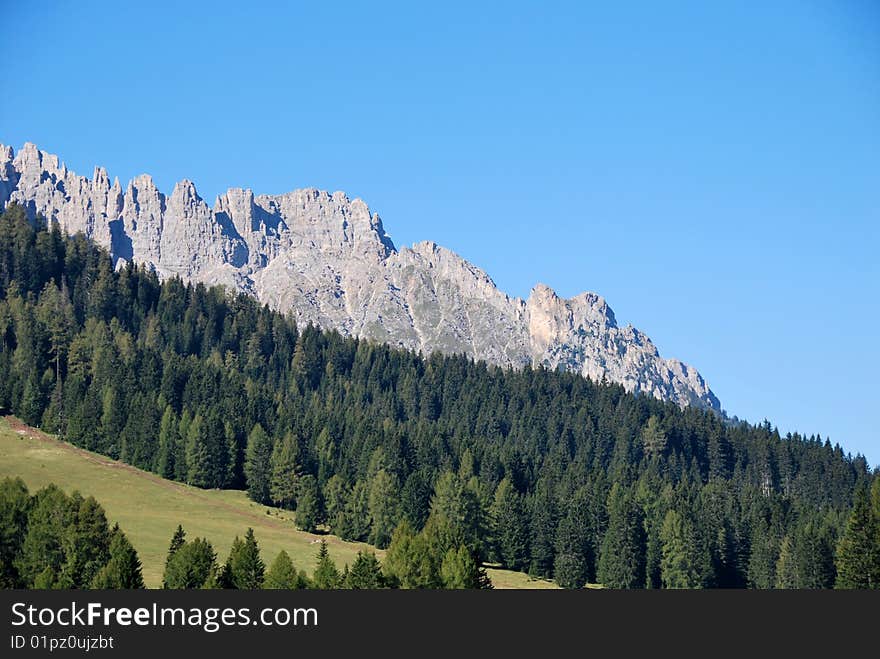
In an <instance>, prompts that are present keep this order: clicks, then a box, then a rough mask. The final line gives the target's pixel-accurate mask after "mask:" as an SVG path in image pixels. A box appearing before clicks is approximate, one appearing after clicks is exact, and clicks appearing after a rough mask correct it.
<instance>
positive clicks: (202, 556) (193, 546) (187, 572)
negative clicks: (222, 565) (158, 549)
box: [163, 538, 217, 590]
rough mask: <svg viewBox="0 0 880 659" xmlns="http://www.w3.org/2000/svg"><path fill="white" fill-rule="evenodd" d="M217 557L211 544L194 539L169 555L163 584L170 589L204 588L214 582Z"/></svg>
mask: <svg viewBox="0 0 880 659" xmlns="http://www.w3.org/2000/svg"><path fill="white" fill-rule="evenodd" d="M216 573H217V555H216V553H215V552H214V548H213V547H212V546H211V543H210V542H208V541H207V540H203V539H202V538H195V539H194V540H192V541H191V542H184V544H183V545H182V546H181V547H180V548H179V549H178V550H177V551H176V552H174V554H173V555H171V556H170V557H169V558H168V560H167V562H166V566H165V575H164V579H163V580H164V583H165V587H166V588H170V589H176V590H180V589H193V588H205V587H207V586H209V585H211V584H212V583H213V582H215V580H216Z"/></svg>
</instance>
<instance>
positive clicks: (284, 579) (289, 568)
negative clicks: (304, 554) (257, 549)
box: [263, 549, 306, 590]
mask: <svg viewBox="0 0 880 659" xmlns="http://www.w3.org/2000/svg"><path fill="white" fill-rule="evenodd" d="M305 587H306V585H305V584H304V579H303V577H302V575H300V574H297V571H296V568H295V567H294V566H293V561H291V560H290V555H289V554H288V553H287V552H286V551H284V550H283V549H282V550H281V551H280V552H278V556H276V557H275V560H274V561H272V564H271V565H270V566H269V569H268V570H267V571H266V578H265V581H264V582H263V588H266V589H268V590H296V589H300V588H305Z"/></svg>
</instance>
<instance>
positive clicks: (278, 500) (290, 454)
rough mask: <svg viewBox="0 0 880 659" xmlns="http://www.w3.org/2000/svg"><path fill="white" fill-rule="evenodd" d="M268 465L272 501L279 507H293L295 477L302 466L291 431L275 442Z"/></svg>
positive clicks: (296, 477)
mask: <svg viewBox="0 0 880 659" xmlns="http://www.w3.org/2000/svg"><path fill="white" fill-rule="evenodd" d="M270 465H271V477H270V485H269V495H270V497H271V499H272V502H273V503H274V504H275V505H276V506H279V507H281V508H287V509H289V510H292V509H294V508H295V507H296V490H297V485H298V483H297V479H298V477H299V475H300V473H301V472H302V467H301V466H300V458H299V441H298V440H297V438H296V436H295V435H294V434H293V433H290V432H289V433H287V434H285V435H284V437H283V438H282V440H281V441H280V442H277V443H276V444H275V448H274V449H273V450H272V457H271V459H270Z"/></svg>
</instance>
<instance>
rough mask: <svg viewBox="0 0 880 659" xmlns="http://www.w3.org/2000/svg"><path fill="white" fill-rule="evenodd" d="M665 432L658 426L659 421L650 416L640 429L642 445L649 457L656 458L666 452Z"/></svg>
mask: <svg viewBox="0 0 880 659" xmlns="http://www.w3.org/2000/svg"><path fill="white" fill-rule="evenodd" d="M666 442H667V438H666V432H665V431H664V430H663V427H662V426H661V425H660V419H658V418H657V417H656V416H654V415H651V416H650V417H649V418H648V422H647V423H646V424H645V427H644V428H642V445H643V446H644V449H645V454H646V455H648V456H649V457H652V458H653V457H658V456H660V455H662V454H663V452H664V451H665V450H666Z"/></svg>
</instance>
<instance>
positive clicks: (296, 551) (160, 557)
mask: <svg viewBox="0 0 880 659" xmlns="http://www.w3.org/2000/svg"><path fill="white" fill-rule="evenodd" d="M6 476H13V477H15V476H18V477H20V478H21V479H22V480H24V482H25V483H26V484H27V486H28V488H29V489H30V490H31V492H32V493H33V492H34V491H36V490H37V489H39V488H41V487H43V486H45V485H47V484H49V483H55V484H56V485H58V486H59V487H61V488H62V489H64V490H65V491H67V492H68V493H70V492H72V491H73V490H79V491H80V492H81V493H82V494H83V495H86V496H88V495H92V496H94V497H95V498H96V499H97V500H98V502H99V503H100V504H101V505H102V506H103V507H104V509H105V510H106V511H107V516H108V519H109V521H110V523H111V524H112V523H114V522H118V523H119V526H120V527H122V529H123V531H125V533H126V535H127V536H128V538H129V539H130V540H131V542H132V544H134V546H135V549H137V552H138V555H139V556H140V559H141V562H142V564H143V574H144V581H145V582H146V584H147V586H148V587H151V588H155V587H158V586H160V585H161V583H162V570H163V568H164V563H165V554H166V552H167V551H168V544H169V542H170V540H171V536H172V534H173V533H174V530H175V529H176V528H177V525H178V524H182V525H183V527H184V529H185V530H186V532H187V536H188V537H189V538H194V537H196V536H200V537H203V538H207V539H208V540H209V541H210V542H211V543H212V544H213V545H214V549H215V550H216V551H217V555H218V560H220V561H224V560H226V557H227V555H228V553H229V548H230V546H231V544H232V540H233V538H234V537H235V536H236V535H238V536H243V535H244V533H245V531H247V529H248V527H252V528H253V529H254V534H255V535H256V538H257V541H258V542H259V544H260V548H261V551H262V555H263V560H264V561H265V562H266V564H267V565H268V564H269V563H271V561H272V559H273V558H274V557H275V556H276V555H277V554H278V552H279V551H281V550H282V549H284V550H286V551H287V553H288V554H290V557H291V558H292V559H293V562H294V565H295V566H296V567H297V569H302V570H305V571H306V572H308V573H311V572H312V569H313V568H314V564H315V555H316V554H317V551H318V543H320V540H321V538H322V537H323V538H324V539H325V540H326V541H327V545H328V549H329V551H330V555H331V556H332V557H333V559H334V560H335V561H336V562H337V564H338V565H339V567H340V569H341V568H342V566H343V564H345V563H348V564H351V563H352V562H353V560H354V558H355V556H356V554H357V552H358V550H360V549H369V548H370V547H369V545H365V544H362V543H355V542H346V541H344V540H340V539H339V538H337V537H336V536H332V535H325V536H321V535H315V534H312V533H304V532H302V531H299V530H297V529H296V528H295V527H294V525H293V514H292V513H290V512H289V511H285V510H281V509H278V508H269V507H266V506H261V505H259V504H256V503H254V502H253V501H250V500H249V499H248V498H247V496H246V494H245V493H244V492H242V491H234V490H200V489H198V488H194V487H190V486H188V485H183V484H181V483H176V482H174V481H168V480H165V479H162V478H159V477H158V476H156V475H155V474H151V473H149V472H145V471H141V470H140V469H136V468H135V467H131V466H129V465H126V464H123V463H121V462H117V461H115V460H111V459H110V458H107V457H105V456H102V455H98V454H95V453H90V452H88V451H84V450H82V449H79V448H76V447H74V446H72V445H70V444H67V443H65V442H62V441H59V440H57V439H55V438H53V437H51V436H48V435H45V434H43V433H41V432H39V431H36V430H32V429H30V428H27V427H26V426H23V425H22V424H20V423H19V422H18V421H16V420H15V419H12V418H9V417H7V418H5V419H2V418H0V478H4V477H6ZM383 553H384V552H382V551H381V550H376V554H377V555H378V556H379V558H380V559H381V558H382V555H383ZM489 575H490V577H491V579H492V583H493V584H494V585H495V587H496V588H555V587H556V586H555V584H553V583H551V582H548V581H543V580H533V579H530V578H529V576H528V575H526V574H523V573H520V572H511V571H509V570H496V569H490V570H489Z"/></svg>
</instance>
